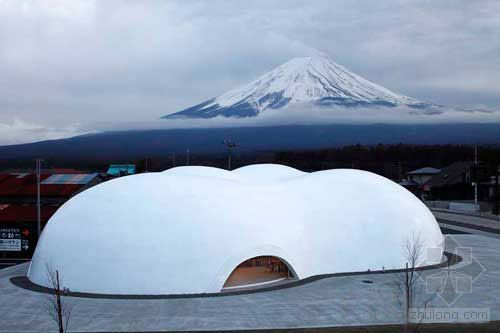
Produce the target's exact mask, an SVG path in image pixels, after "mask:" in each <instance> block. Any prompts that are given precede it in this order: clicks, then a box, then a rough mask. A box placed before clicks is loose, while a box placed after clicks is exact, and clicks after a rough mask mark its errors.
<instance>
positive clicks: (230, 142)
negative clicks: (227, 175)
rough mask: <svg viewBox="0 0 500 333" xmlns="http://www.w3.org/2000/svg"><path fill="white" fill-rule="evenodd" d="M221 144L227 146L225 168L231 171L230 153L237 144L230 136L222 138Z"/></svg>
mask: <svg viewBox="0 0 500 333" xmlns="http://www.w3.org/2000/svg"><path fill="white" fill-rule="evenodd" d="M222 144H224V145H226V147H227V169H228V170H229V171H231V158H232V156H231V155H232V152H233V148H235V147H236V146H237V145H236V143H235V142H234V141H233V140H232V139H231V138H226V139H224V141H223V142H222Z"/></svg>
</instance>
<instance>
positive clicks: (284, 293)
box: [0, 235, 500, 333]
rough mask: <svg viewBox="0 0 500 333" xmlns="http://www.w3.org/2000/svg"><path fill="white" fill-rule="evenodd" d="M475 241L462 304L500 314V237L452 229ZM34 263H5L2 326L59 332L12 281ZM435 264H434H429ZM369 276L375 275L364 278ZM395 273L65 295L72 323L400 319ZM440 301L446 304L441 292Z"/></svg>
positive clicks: (41, 301) (182, 326)
mask: <svg viewBox="0 0 500 333" xmlns="http://www.w3.org/2000/svg"><path fill="white" fill-rule="evenodd" d="M453 236H454V237H455V238H456V239H458V241H459V242H460V244H461V245H463V246H470V247H472V248H473V251H474V256H475V258H477V260H478V261H479V262H481V264H483V265H484V267H485V269H486V271H485V272H484V274H483V275H481V276H480V277H479V278H478V280H477V281H476V282H475V283H474V285H473V292H472V293H470V294H464V295H462V296H461V297H460V298H459V299H458V300H457V301H456V303H455V304H454V306H457V307H484V308H489V309H491V317H492V319H494V320H499V319H500V260H498V258H499V257H500V239H498V238H491V237H483V236H478V235H453ZM26 269H27V264H22V265H18V266H15V267H11V268H7V269H3V270H1V271H0V297H1V302H0V314H1V320H0V332H12V333H13V332H52V331H54V332H55V329H56V325H55V323H54V322H53V321H52V320H51V317H50V316H49V314H48V313H47V312H46V310H45V309H46V304H47V297H48V296H47V295H44V294H40V293H37V292H33V291H29V290H25V289H22V288H19V287H17V286H15V285H13V284H12V283H11V282H10V280H9V279H10V277H13V276H17V275H22V274H25V273H26ZM429 272H431V271H429ZM366 280H370V281H372V282H373V283H364V282H363V281H366ZM394 280H395V275H394V274H389V273H388V274H378V275H376V274H366V275H357V276H345V277H332V278H325V279H322V280H318V281H314V282H311V283H307V284H304V285H300V286H296V287H291V288H286V289H281V290H273V291H267V292H260V293H254V294H248V295H234V296H224V297H208V298H190V299H158V300H113V299H86V298H75V297H65V298H64V301H65V302H67V304H68V305H70V306H72V307H73V314H72V319H71V322H70V330H74V331H85V332H99V331H116V332H130V331H154V330H222V329H259V328H294V327H324V326H351V325H372V324H394V323H398V322H399V321H400V318H401V317H400V315H401V311H400V309H399V307H398V305H397V302H396V299H395V297H394ZM433 303H434V304H433V305H434V306H437V307H440V306H445V305H446V304H444V303H443V302H442V301H441V300H440V299H436V300H434V301H433Z"/></svg>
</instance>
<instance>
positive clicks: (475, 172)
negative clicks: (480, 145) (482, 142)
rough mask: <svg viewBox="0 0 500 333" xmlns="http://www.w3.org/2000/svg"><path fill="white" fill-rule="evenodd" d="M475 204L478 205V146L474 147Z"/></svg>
mask: <svg viewBox="0 0 500 333" xmlns="http://www.w3.org/2000/svg"><path fill="white" fill-rule="evenodd" d="M474 178H475V179H474V204H475V205H477V145H475V146H474Z"/></svg>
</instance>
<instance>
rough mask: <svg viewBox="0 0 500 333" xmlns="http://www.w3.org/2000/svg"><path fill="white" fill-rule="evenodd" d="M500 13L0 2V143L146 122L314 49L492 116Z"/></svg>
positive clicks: (417, 92)
mask: <svg viewBox="0 0 500 333" xmlns="http://www.w3.org/2000/svg"><path fill="white" fill-rule="evenodd" d="M499 13H500V1H497V0H492V1H487V0H485V1H480V0H475V1H470V0H463V1H460V0H450V1H445V0H443V1H440V0H430V1H423V0H420V1H400V0H394V1H382V0H380V1H373V0H365V1H355V0H345V1H338V0H335V1H334V0H324V1H319V0H316V1H307V0H306V1H291V0H286V1H285V0H281V1H270V0H264V1H214V0H210V1H208V0H207V1H189V0H179V1H112V0H102V1H76V0H72V1H67V0H61V1H41V0H38V1H34V0H33V1H23V0H12V1H11V0H0V144H6V143H16V142H27V141H32V140H38V139H44V138H57V137H62V136H67V135H71V134H75V133H81V132H82V131H83V132H85V131H92V130H94V129H99V128H100V126H101V125H100V124H112V123H126V124H128V123H133V122H142V121H149V120H154V119H156V118H159V117H160V116H162V115H165V114H168V113H171V112H175V111H179V110H180V109H183V108H186V107H189V106H192V105H194V104H197V103H199V102H202V101H204V100H206V99H208V98H211V97H214V96H217V95H219V94H221V93H223V92H225V91H226V90H229V89H232V88H235V87H237V86H238V85H241V84H244V83H246V82H248V81H249V80H252V79H254V78H256V77H257V76H259V75H261V74H263V73H265V72H267V71H269V70H271V69H272V68H273V67H275V66H277V65H279V64H281V63H283V62H285V61H287V60H289V59H290V58H292V57H295V56H304V55H309V54H311V53H312V52H314V50H320V51H322V52H325V53H327V54H328V55H329V56H330V57H331V58H332V59H333V60H334V61H336V62H338V63H339V64H341V65H344V66H346V67H347V68H349V69H350V70H352V71H353V72H355V73H357V74H359V75H361V76H363V77H365V78H367V79H369V80H371V81H374V82H376V83H378V84H381V85H383V86H385V87H387V88H389V89H391V90H394V91H396V92H400V93H403V94H405V95H408V96H411V97H414V98H418V99H422V100H426V101H431V102H435V103H440V104H444V105H447V106H451V107H454V106H462V107H481V108H488V109H498V108H500V16H499V15H500V14H499ZM122 126H123V125H122Z"/></svg>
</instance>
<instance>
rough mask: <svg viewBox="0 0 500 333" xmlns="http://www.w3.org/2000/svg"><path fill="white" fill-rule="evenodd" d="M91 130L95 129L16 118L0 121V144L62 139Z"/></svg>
mask: <svg viewBox="0 0 500 333" xmlns="http://www.w3.org/2000/svg"><path fill="white" fill-rule="evenodd" d="M91 132H93V131H87V132H85V131H82V130H80V129H78V127H76V126H68V127H64V128H50V127H45V126H43V125H40V124H35V123H29V122H24V121H22V120H21V119H19V118H14V120H13V121H12V122H11V123H0V133H2V135H1V136H0V145H14V144H20V143H28V142H36V141H43V140H53V139H62V138H67V137H71V136H75V135H80V134H87V133H91Z"/></svg>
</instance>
